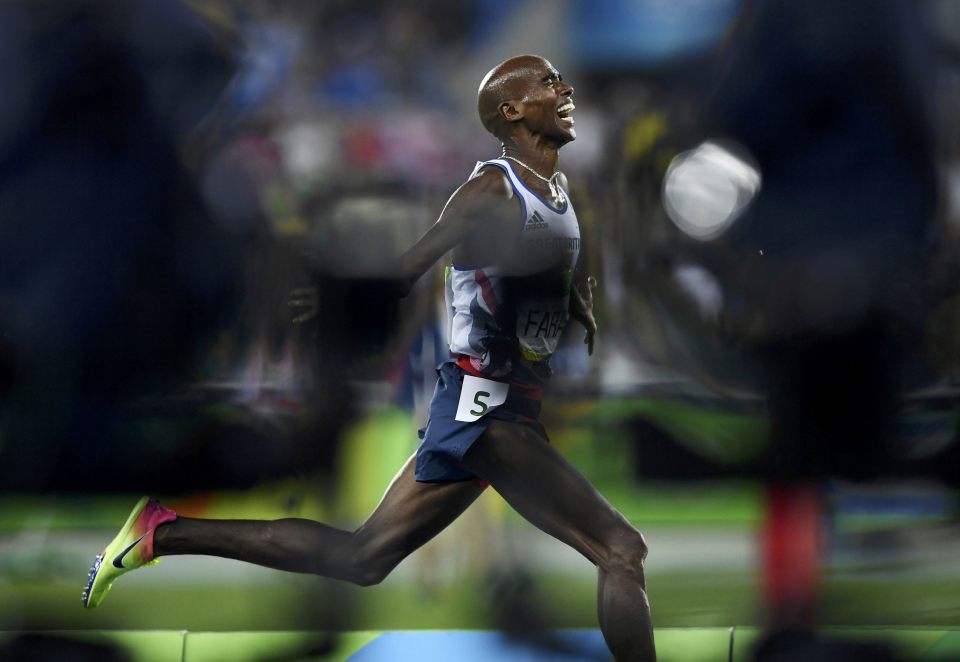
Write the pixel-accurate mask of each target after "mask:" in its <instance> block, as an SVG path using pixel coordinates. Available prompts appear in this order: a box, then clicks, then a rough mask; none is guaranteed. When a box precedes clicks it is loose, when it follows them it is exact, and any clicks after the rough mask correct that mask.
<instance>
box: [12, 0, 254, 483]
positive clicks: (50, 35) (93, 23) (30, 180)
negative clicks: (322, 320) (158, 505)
mask: <svg viewBox="0 0 960 662" xmlns="http://www.w3.org/2000/svg"><path fill="white" fill-rule="evenodd" d="M0 33H2V37H0V54H2V57H0V87H2V88H3V89H4V90H5V92H4V95H5V100H4V103H3V104H2V106H3V107H2V109H0V485H2V486H3V489H4V490H10V491H44V490H47V491H50V490H57V491H77V490H81V491H86V490H93V491H109V490H110V489H150V488H152V487H155V484H156V483H159V482H160V481H159V475H158V474H160V473H161V465H163V464H164V463H165V462H166V461H167V460H168V458H165V457H164V455H163V450H164V449H163V448H154V449H151V448H150V447H149V446H147V445H143V444H142V442H141V440H139V439H138V438H137V437H138V435H137V434H136V432H137V430H136V425H137V421H138V415H137V414H136V413H135V412H132V411H131V410H130V409H129V405H130V404H131V403H134V402H137V401H138V399H139V398H142V397H143V396H145V395H148V394H156V393H158V392H163V391H164V390H165V389H166V390H171V389H175V388H176V387H177V385H178V384H181V383H183V381H184V379H185V378H189V377H190V376H191V375H192V374H193V372H194V371H195V370H196V363H197V360H198V357H200V356H202V355H203V352H204V351H206V350H207V349H209V347H210V345H211V343H212V340H213V338H214V336H215V334H216V333H217V331H218V330H219V329H221V328H222V327H223V325H224V324H225V323H226V322H227V321H229V320H231V319H233V318H235V317H236V311H237V307H238V301H239V296H240V292H239V286H238V283H241V282H242V279H241V277H240V275H241V274H242V270H243V265H244V261H245V259H246V255H247V252H248V249H249V239H250V238H249V234H250V233H249V231H247V230H243V229H241V230H236V229H233V228H230V227H227V226H226V225H225V224H223V223H218V222H217V221H218V219H216V218H215V217H214V216H213V215H212V213H211V212H210V210H209V209H208V207H207V205H206V204H205V202H204V200H203V199H202V197H201V195H200V191H199V187H198V182H197V179H198V177H197V172H196V169H195V168H191V169H188V167H187V166H186V165H185V161H184V154H186V153H187V152H188V150H189V148H190V146H191V141H195V140H196V139H197V132H198V127H200V126H201V125H202V124H203V123H204V122H205V121H207V119H208V116H209V115H210V114H211V113H212V112H213V110H214V109H215V105H216V103H217V101H218V98H219V97H220V95H221V94H222V92H223V89H224V87H225V85H226V84H227V82H228V81H229V80H230V77H231V75H232V74H233V71H234V67H235V57H234V54H233V53H231V52H228V51H225V50H224V49H223V48H222V47H221V43H220V41H219V40H218V39H217V38H216V36H215V35H214V34H213V33H212V32H211V30H210V28H209V26H207V25H205V24H204V23H202V22H201V21H200V20H199V19H198V17H197V16H196V15H195V14H193V13H192V12H191V11H189V10H188V9H187V8H186V7H185V6H184V5H183V4H181V3H180V2H169V1H166V0H137V1H135V2H125V1H113V0H105V1H104V2H95V3H90V2H80V1H76V2H75V1H65V2H43V3H34V2H5V3H2V5H0ZM155 474H156V475H155ZM173 475H174V476H176V472H173ZM151 477H153V479H152V480H149V479H150V478H151ZM137 482H140V483H141V486H140V487H134V486H133V484H134V483H137Z"/></svg>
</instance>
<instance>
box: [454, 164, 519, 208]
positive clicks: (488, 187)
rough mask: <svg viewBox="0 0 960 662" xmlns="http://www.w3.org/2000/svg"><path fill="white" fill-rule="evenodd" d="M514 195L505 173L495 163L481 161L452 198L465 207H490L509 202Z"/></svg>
mask: <svg viewBox="0 0 960 662" xmlns="http://www.w3.org/2000/svg"><path fill="white" fill-rule="evenodd" d="M515 197H516V194H515V192H514V190H513V186H512V185H511V184H510V180H509V179H508V178H507V175H506V173H505V172H504V171H503V170H502V169H500V168H499V167H497V166H496V165H492V164H489V163H488V164H483V163H481V164H478V167H477V169H476V170H475V171H474V172H473V174H472V175H471V176H470V179H468V180H467V181H466V182H464V183H463V185H462V186H460V188H458V189H457V191H456V193H455V194H454V196H453V199H452V200H455V201H456V202H457V203H458V204H461V205H464V206H467V207H478V206H483V207H490V206H499V205H502V204H504V203H508V204H509V203H511V201H512V200H513V199H514V198H515ZM513 204H516V203H513Z"/></svg>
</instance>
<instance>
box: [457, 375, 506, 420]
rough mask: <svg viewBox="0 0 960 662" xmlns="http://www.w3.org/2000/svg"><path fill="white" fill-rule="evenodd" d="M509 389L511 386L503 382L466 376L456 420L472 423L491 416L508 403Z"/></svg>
mask: <svg viewBox="0 0 960 662" xmlns="http://www.w3.org/2000/svg"><path fill="white" fill-rule="evenodd" d="M509 389H510V385H509V384H504V383H503V382H495V381H493V380H491V379H483V378H482V377H474V376H473V375H464V376H463V389H462V390H461V391H460V402H459V404H458V405H457V415H456V417H455V418H456V420H458V421H463V422H464V423H472V422H474V421H476V420H478V419H480V418H482V417H483V416H485V415H486V414H489V413H490V412H491V411H493V410H494V409H496V408H497V407H499V406H500V405H502V404H503V403H504V402H506V401H507V391H508V390H509Z"/></svg>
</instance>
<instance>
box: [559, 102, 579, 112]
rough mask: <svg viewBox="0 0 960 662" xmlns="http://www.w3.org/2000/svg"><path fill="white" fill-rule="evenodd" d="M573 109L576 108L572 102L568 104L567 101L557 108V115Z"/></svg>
mask: <svg viewBox="0 0 960 662" xmlns="http://www.w3.org/2000/svg"><path fill="white" fill-rule="evenodd" d="M574 108H576V106H574V105H573V102H569V101H568V102H567V103H565V104H563V105H562V106H560V107H559V108H557V113H569V112H571V111H572V110H573V109H574Z"/></svg>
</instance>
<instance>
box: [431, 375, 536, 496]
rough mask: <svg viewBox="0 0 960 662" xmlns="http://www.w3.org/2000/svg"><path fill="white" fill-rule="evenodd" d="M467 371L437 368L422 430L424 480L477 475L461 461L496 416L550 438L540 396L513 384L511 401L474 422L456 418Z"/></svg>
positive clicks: (439, 480) (438, 481)
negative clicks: (542, 420) (528, 394)
mask: <svg viewBox="0 0 960 662" xmlns="http://www.w3.org/2000/svg"><path fill="white" fill-rule="evenodd" d="M465 374H467V373H465V372H464V370H463V368H461V367H460V366H458V365H457V364H456V363H453V362H452V361H451V362H448V363H443V364H442V365H441V366H440V367H439V368H438V369H437V387H436V389H435V390H434V392H433V399H432V400H431V401H430V410H429V414H428V418H427V425H426V427H424V428H421V429H420V433H419V434H420V439H421V442H420V447H419V448H418V449H417V466H416V478H417V480H418V481H420V482H422V483H448V482H456V481H463V480H471V479H474V478H476V476H474V475H473V474H472V473H470V472H469V471H467V470H466V469H464V468H462V467H461V466H460V460H462V459H463V456H464V455H465V454H466V452H467V451H468V450H469V449H470V447H471V446H472V445H473V444H474V442H476V440H477V439H479V438H480V436H481V435H482V434H483V433H484V432H486V431H487V428H488V427H489V426H490V420H491V419H493V418H496V419H500V420H503V421H510V422H513V423H526V424H529V425H533V426H534V427H535V428H536V430H537V431H538V432H539V433H540V434H542V435H543V436H544V438H546V433H545V432H544V430H543V427H542V426H541V425H540V423H539V422H537V420H536V417H537V415H538V414H539V413H540V400H539V398H536V399H533V398H530V397H526V394H523V393H522V392H521V391H522V389H521V388H515V386H514V385H511V387H510V391H509V392H508V395H507V401H506V402H505V403H504V404H502V405H500V406H499V407H497V408H496V409H493V410H492V411H490V412H489V413H487V414H486V415H485V416H483V417H481V418H479V419H477V420H476V421H474V422H472V423H466V422H463V421H458V420H456V418H455V417H456V415H457V406H458V404H459V402H460V390H461V388H462V386H463V377H464V375H465Z"/></svg>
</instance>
